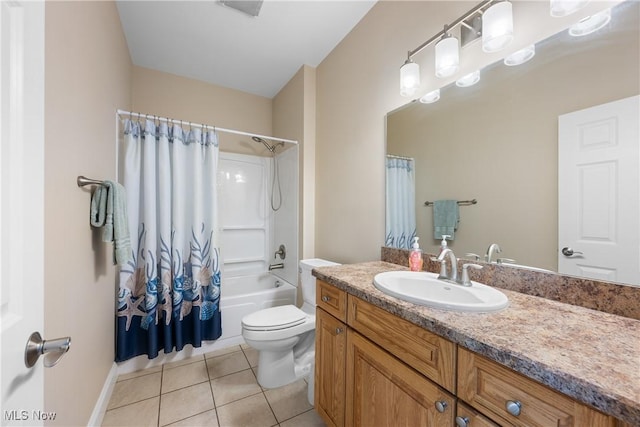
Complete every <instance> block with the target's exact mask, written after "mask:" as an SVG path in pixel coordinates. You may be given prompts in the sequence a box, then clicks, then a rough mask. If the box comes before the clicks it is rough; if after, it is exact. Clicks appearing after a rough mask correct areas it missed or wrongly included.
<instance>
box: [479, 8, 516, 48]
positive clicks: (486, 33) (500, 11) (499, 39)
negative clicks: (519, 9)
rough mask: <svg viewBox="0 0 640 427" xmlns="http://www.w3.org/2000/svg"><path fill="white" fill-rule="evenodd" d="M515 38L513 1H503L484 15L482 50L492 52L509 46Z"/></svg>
mask: <svg viewBox="0 0 640 427" xmlns="http://www.w3.org/2000/svg"><path fill="white" fill-rule="evenodd" d="M511 40H513V10H512V7H511V3H510V2H508V1H502V2H500V3H496V4H494V5H493V6H491V7H490V8H489V9H487V11H486V12H485V13H484V15H482V50H483V51H485V52H487V53H491V52H497V51H499V50H502V49H504V48H505V47H507V45H508V44H509V43H511Z"/></svg>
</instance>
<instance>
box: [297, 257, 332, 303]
mask: <svg viewBox="0 0 640 427" xmlns="http://www.w3.org/2000/svg"><path fill="white" fill-rule="evenodd" d="M332 265H340V264H338V263H336V262H331V261H327V260H325V259H320V258H311V259H303V260H301V261H300V283H301V286H302V298H303V299H304V303H305V304H309V305H311V306H312V307H315V306H316V278H315V277H313V276H312V275H311V270H313V269H314V268H316V267H329V266H332Z"/></svg>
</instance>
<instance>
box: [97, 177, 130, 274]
mask: <svg viewBox="0 0 640 427" xmlns="http://www.w3.org/2000/svg"><path fill="white" fill-rule="evenodd" d="M91 225H92V226H94V227H102V241H103V242H109V243H110V242H113V260H114V264H118V265H124V264H126V263H127V262H128V261H129V260H130V259H131V240H130V237H129V223H128V219H127V206H126V194H125V190H124V187H123V186H122V185H120V184H118V183H117V182H113V181H105V182H104V185H101V186H100V187H98V188H97V189H96V190H95V191H94V193H93V196H92V197H91Z"/></svg>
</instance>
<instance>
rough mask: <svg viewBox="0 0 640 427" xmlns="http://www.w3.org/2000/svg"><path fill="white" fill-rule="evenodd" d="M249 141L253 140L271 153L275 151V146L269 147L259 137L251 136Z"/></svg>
mask: <svg viewBox="0 0 640 427" xmlns="http://www.w3.org/2000/svg"><path fill="white" fill-rule="evenodd" d="M251 139H253V140H254V141H255V142H259V143H261V144H262V145H264V146H265V147H267V150H269V151H271V152H272V153H273V152H274V150H275V149H276V147H275V146H273V145H269V143H268V142H267V141H265V140H264V139H262V138H260V137H259V136H252V137H251Z"/></svg>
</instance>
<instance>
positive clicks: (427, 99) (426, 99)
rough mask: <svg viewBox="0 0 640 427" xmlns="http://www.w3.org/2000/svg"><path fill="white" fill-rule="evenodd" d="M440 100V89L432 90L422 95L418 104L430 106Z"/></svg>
mask: <svg viewBox="0 0 640 427" xmlns="http://www.w3.org/2000/svg"><path fill="white" fill-rule="evenodd" d="M439 99H440V89H436V90H432V91H431V92H429V93H427V94H425V95H422V96H421V97H420V102H422V103H423V104H431V103H432V102H436V101H437V100H439Z"/></svg>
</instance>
